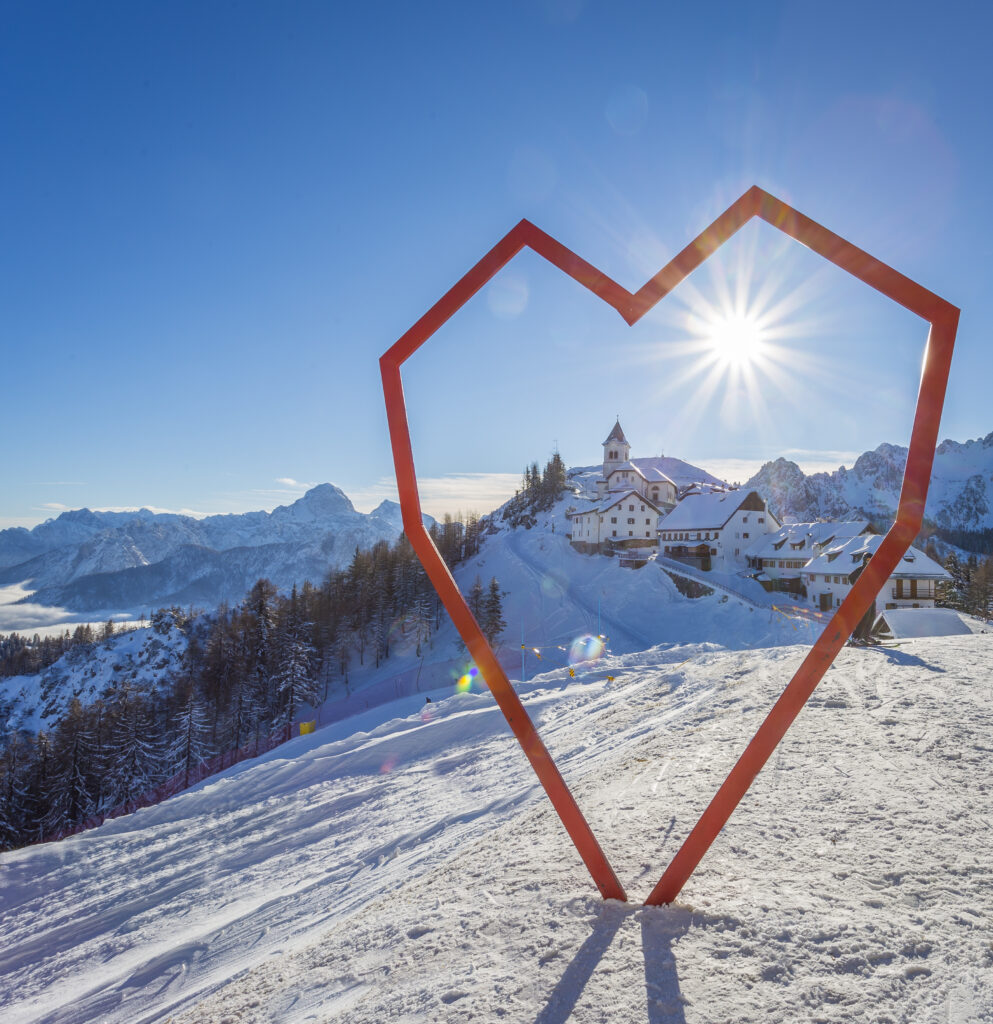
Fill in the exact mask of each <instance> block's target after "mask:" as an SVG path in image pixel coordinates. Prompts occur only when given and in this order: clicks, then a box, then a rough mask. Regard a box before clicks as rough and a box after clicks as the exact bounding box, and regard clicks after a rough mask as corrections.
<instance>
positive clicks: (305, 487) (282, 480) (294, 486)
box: [276, 476, 317, 491]
mask: <svg viewBox="0 0 993 1024" xmlns="http://www.w3.org/2000/svg"><path fill="white" fill-rule="evenodd" d="M276 483H277V484H282V485H283V486H284V487H288V488H289V489H290V490H292V491H309V490H310V489H311V488H312V487H316V486H317V484H316V483H310V484H305V483H302V482H301V481H300V480H294V479H293V477H291V476H277V477H276Z"/></svg>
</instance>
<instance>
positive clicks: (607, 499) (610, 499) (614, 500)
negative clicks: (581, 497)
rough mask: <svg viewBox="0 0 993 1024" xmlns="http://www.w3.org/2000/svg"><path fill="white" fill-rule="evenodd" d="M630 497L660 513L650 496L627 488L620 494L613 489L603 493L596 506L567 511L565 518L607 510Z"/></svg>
mask: <svg viewBox="0 0 993 1024" xmlns="http://www.w3.org/2000/svg"><path fill="white" fill-rule="evenodd" d="M631 498H633V499H634V500H635V501H640V502H642V503H644V504H645V505H647V506H648V507H649V508H650V509H651V510H652V511H653V512H656V513H661V510H660V509H659V507H658V505H656V504H655V502H653V501H652V500H651V498H646V497H645V496H644V495H643V494H641V493H640V492H638V491H635V490H633V489H630V488H629V489H628V490H626V491H622V492H621V493H620V494H618V493H617V492H616V491H615V492H614V493H613V494H607V495H605V496H604V500H603V503H602V504H600V505H596V506H594V507H592V508H586V509H581V510H577V511H575V512H567V513H566V518H567V519H574V518H575V517H576V516H585V515H589V514H590V513H592V512H608V511H609V510H610V509H612V508H613V507H614V506H615V505H621V504H623V503H624V502H625V501H628V500H629V499H631Z"/></svg>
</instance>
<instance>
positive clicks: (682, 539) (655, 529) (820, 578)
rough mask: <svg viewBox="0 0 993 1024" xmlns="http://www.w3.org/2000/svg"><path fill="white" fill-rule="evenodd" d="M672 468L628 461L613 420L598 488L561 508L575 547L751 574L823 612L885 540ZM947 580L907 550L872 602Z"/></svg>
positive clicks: (901, 601)
mask: <svg viewBox="0 0 993 1024" xmlns="http://www.w3.org/2000/svg"><path fill="white" fill-rule="evenodd" d="M674 466H675V467H679V468H685V469H689V468H691V467H688V466H687V464H686V463H682V462H680V461H679V460H676V459H667V458H665V457H663V456H656V457H648V458H632V457H631V445H630V443H629V442H628V439H627V438H626V437H625V435H624V431H623V429H622V428H621V424H620V420H619V419H618V421H617V422H616V423H615V424H614V427H613V429H612V430H611V431H610V433H609V434H608V435H607V438H606V440H604V441H603V465H602V472H601V475H600V477H599V478H598V479H596V480H595V482H594V487H595V494H592V493H588V494H587V495H586V496H585V501H584V507H582V508H580V507H576V506H574V507H572V508H570V509H569V511H568V512H567V513H566V516H567V519H568V521H569V524H570V533H569V539H570V543H571V544H572V546H573V547H574V548H575V549H576V550H577V551H580V552H582V553H584V554H616V555H619V556H620V557H621V558H622V562H623V564H627V565H629V566H632V567H637V566H640V565H643V564H645V563H646V562H647V561H649V560H650V559H655V560H657V561H659V562H660V563H661V564H663V565H664V564H665V562H667V561H668V562H671V563H673V564H674V565H675V564H678V565H679V566H686V567H689V568H692V569H695V570H698V571H700V572H703V573H711V572H719V573H728V574H735V575H744V576H749V577H751V578H753V579H755V580H756V581H757V582H759V583H760V584H761V585H762V586H763V587H764V588H765V589H766V590H768V591H777V592H782V593H784V594H789V595H792V596H793V597H794V598H795V599H796V600H798V601H801V602H805V603H806V604H808V605H810V606H812V607H813V608H814V609H816V610H817V611H822V612H825V611H830V610H832V609H834V608H836V607H838V605H840V604H841V602H842V601H843V600H844V598H845V597H846V596H847V594H848V592H849V591H850V590H851V587H852V584H853V583H854V582H855V580H856V579H858V577H859V575H860V574H861V572H862V570H863V568H864V567H865V565H866V564H867V563H868V561H869V559H870V558H871V557H872V555H873V554H874V553H875V551H876V549H877V548H878V547H879V545H880V544H881V543H882V540H883V537H882V535H880V534H879V533H878V532H877V531H876V530H875V529H874V527H873V526H872V524H871V523H870V522H869V521H868V520H856V521H846V522H811V523H797V522H790V521H784V519H781V518H780V517H779V516H778V515H777V514H776V511H775V510H774V509H771V508H770V507H769V504H768V502H767V501H766V500H765V499H764V498H763V497H762V495H761V494H759V492H758V491H756V490H752V489H748V488H739V487H731V486H729V485H727V484H725V483H722V482H720V481H716V480H715V479H714V478H712V477H708V478H707V479H704V480H688V479H686V478H685V473H683V474H682V479H673V476H671V475H670V473H671V472H672V469H673V467H674ZM667 469H668V470H669V472H668V473H667V472H666V470H667ZM702 475H703V476H705V477H707V476H708V475H707V474H702ZM948 579H950V576H949V574H948V573H947V572H946V571H945V569H943V568H942V567H941V566H940V565H939V564H938V563H937V562H935V561H934V560H933V559H931V558H929V557H928V556H927V555H926V554H924V552H923V551H920V550H918V549H917V548H914V547H911V548H910V549H909V550H908V551H907V553H906V554H905V555H904V557H903V559H902V560H901V562H900V565H899V566H898V567H897V569H896V570H894V572H893V574H892V575H891V577H890V578H889V579H888V580H887V582H886V584H885V586H884V587H883V590H882V592H881V593H880V596H879V599H878V602H877V605H878V607H879V609H880V610H881V611H882V610H895V609H903V608H933V607H934V603H935V588H936V585H937V584H938V583H939V582H940V581H942V580H948Z"/></svg>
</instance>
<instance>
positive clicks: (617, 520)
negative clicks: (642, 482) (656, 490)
mask: <svg viewBox="0 0 993 1024" xmlns="http://www.w3.org/2000/svg"><path fill="white" fill-rule="evenodd" d="M566 516H567V517H568V519H569V521H570V523H571V525H572V535H571V543H572V546H573V547H574V548H576V549H578V550H579V551H582V552H584V553H586V554H593V553H595V552H598V551H603V550H604V549H605V548H608V547H609V548H649V549H651V550H655V548H656V547H657V546H658V529H657V525H656V524H657V523H658V518H659V508H658V506H657V505H655V504H654V503H653V502H652V501H651V500H650V499H649V498H646V497H645V496H644V495H643V494H639V493H638V492H637V491H633V490H628V491H625V492H624V493H622V494H610V495H608V496H607V498H606V500H604V501H602V502H600V504H599V505H598V506H597V507H596V508H591V509H586V510H585V511H582V512H567V513H566Z"/></svg>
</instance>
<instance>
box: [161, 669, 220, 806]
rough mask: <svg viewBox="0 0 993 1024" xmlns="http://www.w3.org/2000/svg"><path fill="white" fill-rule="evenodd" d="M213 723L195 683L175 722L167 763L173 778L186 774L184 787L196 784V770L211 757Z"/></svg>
mask: <svg viewBox="0 0 993 1024" xmlns="http://www.w3.org/2000/svg"><path fill="white" fill-rule="evenodd" d="M209 737H210V721H209V716H208V714H207V708H206V706H205V704H204V702H203V701H202V700H201V699H199V698H198V697H197V695H196V691H195V690H194V688H193V686H192V684H191V685H189V687H188V689H187V690H186V693H185V695H184V697H183V700H182V703H181V704H180V706H179V710H178V711H177V712H176V715H175V716H174V718H173V721H172V744H171V746H170V748H169V752H168V757H167V763H168V772H169V774H170V775H178V774H179V773H180V772H182V773H183V788H184V789H187V788H188V787H189V786H190V784H191V780H192V781H194V782H195V781H196V778H195V774H196V771H197V769H198V768H199V767H200V765H202V764H203V763H204V761H206V760H207V758H208V757H209V756H210V753H211V750H210V741H209Z"/></svg>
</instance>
